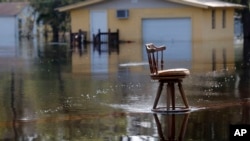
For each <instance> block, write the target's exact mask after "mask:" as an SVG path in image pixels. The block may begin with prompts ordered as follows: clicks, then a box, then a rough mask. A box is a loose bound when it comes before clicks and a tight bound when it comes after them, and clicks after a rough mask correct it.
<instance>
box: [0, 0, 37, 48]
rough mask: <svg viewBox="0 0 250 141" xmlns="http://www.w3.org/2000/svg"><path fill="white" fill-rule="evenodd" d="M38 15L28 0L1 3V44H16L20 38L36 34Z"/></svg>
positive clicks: (6, 45)
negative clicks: (25, 0) (26, 0)
mask: <svg viewBox="0 0 250 141" xmlns="http://www.w3.org/2000/svg"><path fill="white" fill-rule="evenodd" d="M37 17H38V14H37V13H36V12H34V9H33V8H32V7H31V6H30V5H29V3H27V2H3V3H0V46H5V47H8V46H15V44H17V43H18V40H19V38H21V37H28V38H29V37H33V36H35V35H36V34H37V24H36V19H37Z"/></svg>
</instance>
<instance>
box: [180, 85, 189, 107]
mask: <svg viewBox="0 0 250 141" xmlns="http://www.w3.org/2000/svg"><path fill="white" fill-rule="evenodd" d="M178 86H179V90H180V93H181V97H182V100H183V102H184V104H185V106H186V108H189V106H188V101H187V98H186V95H185V93H184V90H183V87H182V84H181V82H178Z"/></svg>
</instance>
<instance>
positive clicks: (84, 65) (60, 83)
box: [0, 41, 250, 141]
mask: <svg viewBox="0 0 250 141" xmlns="http://www.w3.org/2000/svg"><path fill="white" fill-rule="evenodd" d="M172 44H173V45H170V46H169V47H168V49H169V52H170V54H168V53H167V52H166V55H165V56H166V58H165V63H166V67H167V68H172V67H186V68H188V69H189V70H190V72H191V75H190V76H189V77H187V78H186V79H184V82H183V87H184V90H185V93H186V95H187V98H188V101H189V105H190V106H191V111H190V112H188V113H180V114H156V113H153V112H152V111H151V108H152V106H153V102H154V98H155V94H156V91H157V87H158V82H155V81H152V80H151V78H150V76H149V66H148V63H147V58H146V57H147V56H146V52H145V48H144V43H142V44H140V43H124V44H120V45H119V47H118V48H116V47H113V48H108V47H107V46H106V45H102V46H101V47H100V48H98V47H93V45H91V44H89V45H87V46H84V47H82V49H79V48H73V49H71V48H70V46H69V45H67V44H60V45H55V44H44V43H43V42H39V41H34V42H29V41H22V42H20V45H19V46H18V47H14V48H4V47H3V48H1V47H0V79H1V81H0V105H1V106H0V110H1V113H0V140H13V141H17V140H21V141H50V140H51V141H162V140H167V139H170V138H171V139H176V140H178V141H191V140H192V141H193V140H199V141H212V140H213V141H228V140H229V125H230V124H250V87H249V86H250V79H249V77H250V71H249V70H248V69H247V68H244V67H243V62H242V58H243V54H242V45H235V44H233V43H231V42H228V41H221V42H213V41H211V42H207V43H204V42H197V43H196V42H195V43H192V44H191V45H190V46H191V47H190V48H191V49H190V52H188V55H185V56H184V55H183V54H184V53H185V52H181V50H180V51H179V52H178V53H179V54H177V55H174V54H173V53H174V52H175V50H174V48H171V46H174V43H172ZM181 45H182V44H181ZM168 49H167V51H168ZM178 56H180V57H178ZM163 93H165V89H164V91H163ZM176 96H177V102H176V105H178V104H181V99H180V95H179V94H177V95H176ZM160 104H161V105H164V104H165V101H164V98H163V99H160Z"/></svg>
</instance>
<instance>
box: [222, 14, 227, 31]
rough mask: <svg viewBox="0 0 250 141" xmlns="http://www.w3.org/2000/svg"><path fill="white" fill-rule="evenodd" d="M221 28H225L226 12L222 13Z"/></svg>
mask: <svg viewBox="0 0 250 141" xmlns="http://www.w3.org/2000/svg"><path fill="white" fill-rule="evenodd" d="M222 28H226V10H223V11H222Z"/></svg>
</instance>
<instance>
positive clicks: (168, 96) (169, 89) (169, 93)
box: [166, 83, 171, 111]
mask: <svg viewBox="0 0 250 141" xmlns="http://www.w3.org/2000/svg"><path fill="white" fill-rule="evenodd" d="M170 98H171V84H170V83H168V85H167V100H166V101H167V111H169V109H170Z"/></svg>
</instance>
